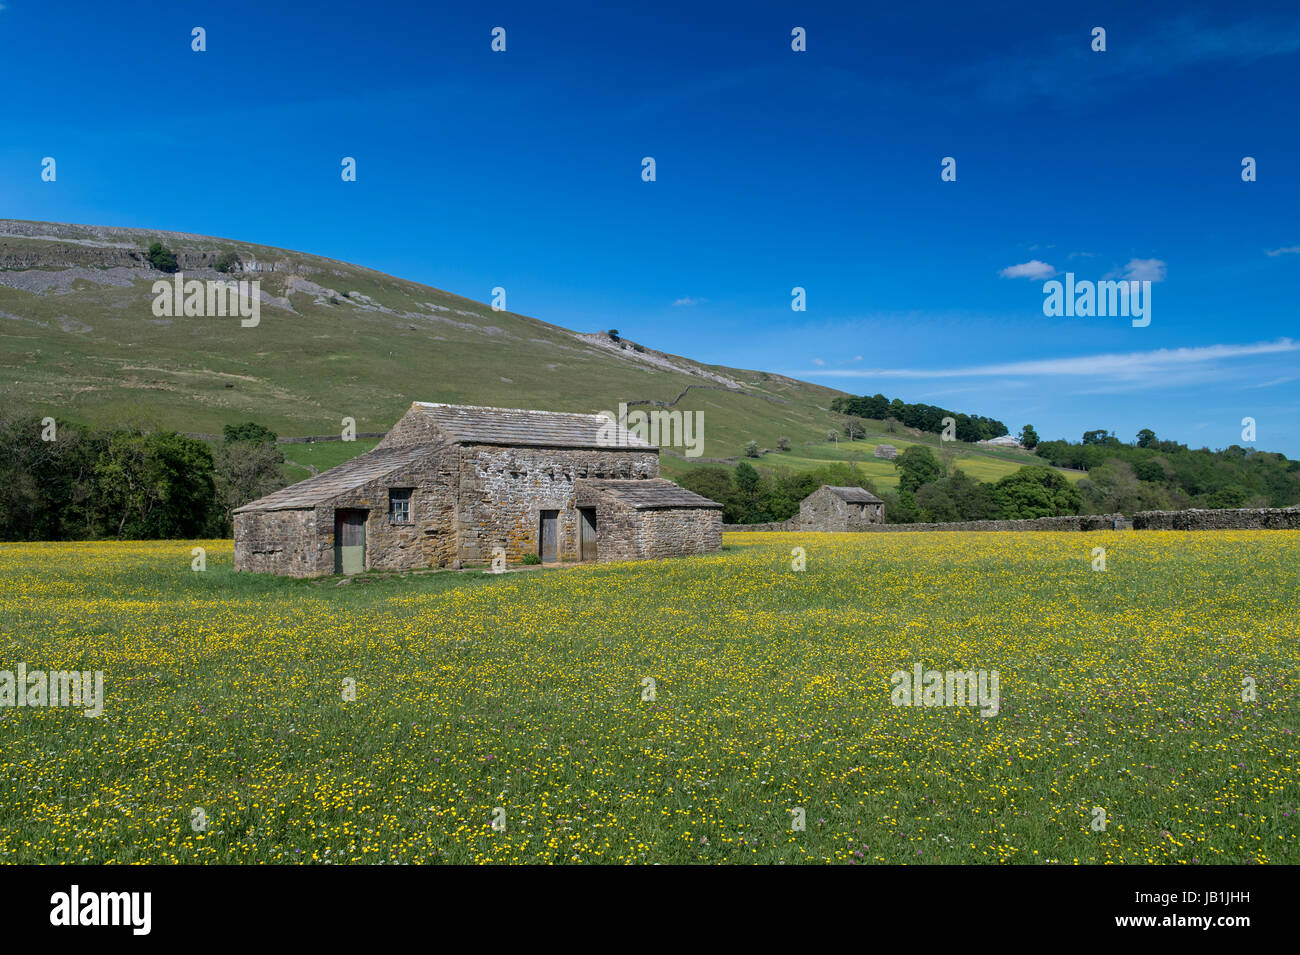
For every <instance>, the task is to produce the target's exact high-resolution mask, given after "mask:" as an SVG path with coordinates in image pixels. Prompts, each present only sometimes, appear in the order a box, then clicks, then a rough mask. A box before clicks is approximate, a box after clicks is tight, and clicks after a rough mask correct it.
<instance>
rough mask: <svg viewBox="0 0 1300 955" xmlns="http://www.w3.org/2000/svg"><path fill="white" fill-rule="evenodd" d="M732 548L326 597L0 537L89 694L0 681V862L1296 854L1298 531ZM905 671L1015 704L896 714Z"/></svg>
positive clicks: (395, 582) (947, 537) (146, 552)
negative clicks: (95, 691)
mask: <svg viewBox="0 0 1300 955" xmlns="http://www.w3.org/2000/svg"><path fill="white" fill-rule="evenodd" d="M195 543H201V544H202V545H203V546H205V547H206V548H207V552H208V557H207V570H206V571H204V572H202V573H198V572H194V571H192V570H191V569H190V562H191V547H193V546H194V545H195ZM796 545H798V546H801V547H804V548H805V549H806V552H807V569H806V570H805V571H803V572H793V571H792V570H791V569H790V567H791V565H790V552H791V548H792V547H793V546H796ZM725 547H726V549H725V550H724V551H723V552H722V553H718V554H715V555H709V556H704V557H698V558H682V559H677V560H669V561H660V562H646V563H629V564H609V565H598V566H590V565H589V566H576V567H568V568H561V569H556V570H548V571H532V572H526V573H512V574H507V575H504V576H491V575H486V574H481V573H477V572H473V573H451V572H448V573H437V574H427V575H417V576H408V577H405V578H400V577H394V578H387V579H381V578H378V577H374V576H365V577H360V578H354V579H352V580H351V581H350V582H349V584H348V585H347V586H338V578H326V579H323V580H319V581H293V580H283V579H278V578H266V577H254V576H250V575H236V574H234V573H233V572H232V570H231V544H230V542H229V541H206V542H188V541H185V542H180V541H178V542H160V543H88V544H5V545H3V546H2V547H0V588H2V589H3V592H4V593H5V595H6V600H5V601H3V602H2V603H0V670H6V669H7V670H14V669H15V668H16V667H17V665H18V664H19V663H26V665H27V666H28V667H29V668H32V669H37V668H41V669H60V668H72V667H76V668H78V669H84V670H95V669H102V670H103V671H104V674H105V678H106V681H107V692H106V699H105V704H104V713H103V715H102V716H100V717H98V718H93V719H92V718H86V717H84V716H82V715H80V714H79V713H76V712H73V711H72V710H70V709H54V708H45V709H42V708H24V709H13V708H8V707H0V766H2V768H3V772H0V862H16V863H33V862H118V863H126V862H212V863H215V862H270V863H293V862H306V863H326V862H336V863H350V862H371V863H374V862H385V863H420V862H442V861H447V862H505V861H524V862H537V863H549V862H664V863H682V862H733V863H735V862H828V863H846V864H862V863H873V862H880V863H905V862H915V863H947V862H972V863H1001V862H1016V863H1032V864H1061V865H1068V864H1072V863H1075V862H1078V863H1084V864H1089V863H1108V862H1110V863H1114V862H1123V863H1150V862H1157V863H1177V864H1204V863H1224V862H1232V863H1261V862H1273V863H1287V864H1296V863H1300V813H1298V812H1297V810H1298V809H1300V805H1298V804H1297V803H1298V801H1300V795H1298V793H1300V744H1298V743H1297V738H1298V736H1300V733H1297V729H1300V694H1298V693H1297V691H1298V690H1300V643H1297V641H1296V631H1295V626H1296V620H1297V619H1300V535H1297V534H1295V533H1293V532H1285V531H1272V532H1270V531H1256V532H1245V531H1243V532H1223V533H1158V532H1131V531H1130V532H1102V533H1094V534H1065V533H1059V534H1049V533H1040V534H918V533H913V534H863V535H817V534H732V535H727V537H726V538H725ZM1095 547H1103V548H1105V549H1106V557H1107V568H1108V569H1107V570H1106V571H1104V572H1099V571H1093V570H1092V569H1091V559H1092V551H1093V548H1095ZM917 663H920V664H923V665H924V666H925V667H927V668H931V667H932V668H937V669H940V670H947V669H972V670H981V669H983V670H990V671H991V670H997V671H998V672H999V675H1000V704H999V711H998V712H997V714H996V715H993V716H989V717H981V716H980V715H978V714H977V713H976V712H975V711H974V710H973V709H971V708H968V707H965V706H953V707H912V706H894V705H892V704H891V699H890V694H891V674H892V673H894V671H903V672H910V671H911V670H912V668H913V666H914V665H915V664H917ZM1246 677H1249V678H1251V680H1253V681H1254V685H1255V688H1256V690H1255V691H1256V694H1257V696H1256V699H1255V700H1253V701H1249V702H1243V700H1242V683H1243V679H1244V678H1246ZM349 679H350V680H355V681H356V689H357V697H356V699H355V701H352V702H345V701H344V700H343V699H342V692H341V688H342V686H343V685H344V681H345V680H349ZM647 680H653V681H654V693H653V699H651V698H650V694H649V692H648V690H649V684H648V683H647V682H646V681H647ZM1099 809H1100V810H1102V811H1103V812H1104V819H1105V826H1104V827H1103V828H1101V829H1100V830H1094V828H1093V826H1094V823H1095V821H1096V820H1097V819H1098V818H1099V817H1098V815H1097V810H1099ZM196 810H201V811H202V813H203V815H204V817H206V819H207V820H208V824H207V826H206V829H204V831H202V832H196V831H194V829H193V828H192V826H191V822H192V820H193V819H194V818H195V812H196ZM498 810H499V811H498ZM796 810H800V811H801V814H802V816H803V817H804V818H806V827H805V828H804V829H803V830H802V831H798V830H796V829H795V828H794V827H793V826H792V822H793V821H794V820H795V819H796V818H798V816H799V815H800V813H796ZM494 817H495V818H497V819H499V820H500V821H501V822H502V823H503V825H504V830H503V831H494V829H493V827H492V822H493V819H494Z"/></svg>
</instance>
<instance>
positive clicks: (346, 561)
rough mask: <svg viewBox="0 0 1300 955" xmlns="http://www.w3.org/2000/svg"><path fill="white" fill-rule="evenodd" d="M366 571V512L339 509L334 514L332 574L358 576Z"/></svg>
mask: <svg viewBox="0 0 1300 955" xmlns="http://www.w3.org/2000/svg"><path fill="white" fill-rule="evenodd" d="M365 569H366V512H365V511H358V510H350V509H344V508H341V509H339V510H337V511H335V512H334V573H336V574H359V573H361V571H363V570H365Z"/></svg>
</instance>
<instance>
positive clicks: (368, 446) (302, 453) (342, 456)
mask: <svg viewBox="0 0 1300 955" xmlns="http://www.w3.org/2000/svg"><path fill="white" fill-rule="evenodd" d="M378 443H379V440H378V439H376V438H364V439H362V438H358V439H357V440H356V441H317V442H314V443H312V444H282V445H280V450H281V451H283V452H284V460H285V463H286V464H287V465H288V470H289V476H290V478H291V479H292V480H294V481H303V480H306V479H307V478H309V477H311V471H310V470H309V469H308V468H307V467H306V465H308V464H310V465H313V466H314V467H315V468H316V471H317V473H319V472H321V471H328V470H329V469H330V468H332V467H335V466H337V465H340V464H342V463H343V462H344V461H351V460H352V459H353V458H354V457H356V456H357V455H358V454H364V453H365V452H367V451H371V450H373V449H374V447H375V445H377V444H378Z"/></svg>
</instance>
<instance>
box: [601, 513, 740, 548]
mask: <svg viewBox="0 0 1300 955" xmlns="http://www.w3.org/2000/svg"><path fill="white" fill-rule="evenodd" d="M636 513H637V517H638V518H640V524H641V534H640V551H641V553H640V557H641V559H642V560H653V559H656V558H659V557H681V556H683V555H686V554H707V553H709V552H711V551H715V550H720V549H721V548H722V511H721V509H719V508H712V507H682V508H665V509H662V510H642V511H637V512H636ZM597 553H598V556H599V559H600V560H602V561H603V560H604V559H605V555H604V554H603V553H600V552H599V551H598V552H597Z"/></svg>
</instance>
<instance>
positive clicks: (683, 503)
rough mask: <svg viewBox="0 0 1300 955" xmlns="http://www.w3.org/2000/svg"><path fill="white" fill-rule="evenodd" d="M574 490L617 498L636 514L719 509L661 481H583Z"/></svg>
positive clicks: (644, 479) (711, 502) (649, 479)
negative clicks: (675, 510) (674, 510)
mask: <svg viewBox="0 0 1300 955" xmlns="http://www.w3.org/2000/svg"><path fill="white" fill-rule="evenodd" d="M577 489H578V490H579V491H580V492H581V491H583V490H586V489H590V490H593V491H599V492H602V493H605V494H609V495H611V496H612V497H615V498H618V500H620V501H622V502H623V503H624V504H627V505H629V506H631V507H632V508H634V509H635V510H638V511H648V510H663V509H676V508H691V507H694V508H718V509H719V510H720V509H721V508H722V505H721V504H719V503H718V502H717V501H710V500H709V499H708V498H707V497H703V496H701V495H699V494H696V493H695V492H694V491H688V490H686V488H684V487H680V486H678V485H676V484H674V483H673V482H672V481H667V480H664V479H663V478H642V479H640V480H637V479H632V480H627V481H619V480H603V481H591V480H583V481H578V482H577Z"/></svg>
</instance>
